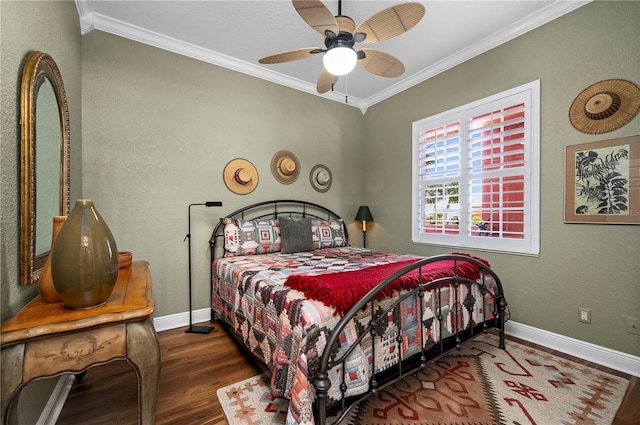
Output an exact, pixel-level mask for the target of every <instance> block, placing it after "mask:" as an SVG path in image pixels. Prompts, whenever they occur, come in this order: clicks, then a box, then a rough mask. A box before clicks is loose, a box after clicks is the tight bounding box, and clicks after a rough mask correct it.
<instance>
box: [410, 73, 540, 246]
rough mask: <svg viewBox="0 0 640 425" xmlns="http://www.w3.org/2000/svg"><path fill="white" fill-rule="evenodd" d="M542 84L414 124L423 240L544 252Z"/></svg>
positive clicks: (417, 230)
mask: <svg viewBox="0 0 640 425" xmlns="http://www.w3.org/2000/svg"><path fill="white" fill-rule="evenodd" d="M539 129H540V82H539V81H534V82H532V83H529V84H525V85H522V86H520V87H517V88H514V89H512V90H508V91H506V92H503V93H499V94H497V95H494V96H491V97H489V98H486V99H482V100H479V101H476V102H473V103H470V104H468V105H464V106H462V107H459V108H456V109H454V110H451V111H447V112H443V113H441V114H438V115H435V116H432V117H428V118H425V119H422V120H420V121H416V122H414V123H413V190H412V196H413V198H412V204H413V213H412V238H413V242H415V243H424V244H432V245H446V246H455V247H463V248H477V249H486V250H494V251H502V252H509V253H521V254H532V255H538V254H539V251H540V241H539V239H540V238H539V233H540V224H539V221H540V218H539V217H540V193H539V192H540V184H539V181H540V131H539Z"/></svg>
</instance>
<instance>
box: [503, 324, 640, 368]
mask: <svg viewBox="0 0 640 425" xmlns="http://www.w3.org/2000/svg"><path fill="white" fill-rule="evenodd" d="M505 332H506V333H507V335H511V336H514V337H516V338H520V339H524V340H525V341H529V342H533V343H536V344H539V345H542V346H544V347H547V348H551V349H553V350H557V351H560V352H563V353H565V354H569V355H572V356H575V357H579V358H581V359H585V360H588V361H590V362H592V363H596V364H599V365H602V366H606V367H609V368H611V369H615V370H619V371H620V372H624V373H627V374H629V375H633V376H638V377H640V357H637V356H632V355H631V354H627V353H622V352H620V351H615V350H611V349H609V348H605V347H601V346H599V345H595V344H591V343H590V342H585V341H580V340H579V339H573V338H569V337H567V336H564V335H559V334H555V333H553V332H548V331H545V330H543V329H538V328H534V327H532V326H529V325H524V324H522V323H518V322H513V321H511V320H509V321H508V322H507V324H506V326H505Z"/></svg>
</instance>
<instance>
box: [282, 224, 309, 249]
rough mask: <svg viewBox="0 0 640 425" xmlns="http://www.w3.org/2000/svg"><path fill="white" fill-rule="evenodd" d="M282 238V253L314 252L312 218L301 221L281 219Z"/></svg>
mask: <svg viewBox="0 0 640 425" xmlns="http://www.w3.org/2000/svg"><path fill="white" fill-rule="evenodd" d="M279 220H280V237H281V239H282V253H283V254H292V253H294V252H304V251H313V250H314V249H315V248H314V246H313V235H312V234H311V217H307V218H303V219H301V220H294V219H292V218H280V219H279Z"/></svg>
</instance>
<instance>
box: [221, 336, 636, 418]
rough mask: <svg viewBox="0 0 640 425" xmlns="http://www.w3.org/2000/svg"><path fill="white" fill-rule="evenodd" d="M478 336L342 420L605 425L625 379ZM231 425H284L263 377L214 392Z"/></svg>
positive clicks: (279, 404) (282, 403)
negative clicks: (502, 345)
mask: <svg viewBox="0 0 640 425" xmlns="http://www.w3.org/2000/svg"><path fill="white" fill-rule="evenodd" d="M497 345H498V344H497V337H495V336H493V335H480V336H478V337H476V338H475V339H474V340H473V341H470V342H467V343H465V344H464V345H463V347H462V349H461V350H459V351H456V350H454V351H453V352H451V353H448V354H447V355H445V356H443V357H440V358H439V359H437V360H435V361H433V362H431V363H430V364H429V365H428V367H427V368H426V370H423V371H419V372H418V374H417V376H415V377H414V376H409V377H406V378H404V379H403V380H401V381H398V382H397V383H395V384H393V385H391V386H388V387H386V388H384V389H383V390H380V391H379V393H378V395H377V396H375V397H369V398H367V399H366V400H364V401H363V402H361V403H360V404H359V405H358V406H356V407H355V408H354V409H353V410H352V411H351V412H350V413H349V415H348V416H347V418H346V419H345V420H343V421H342V424H347V425H398V424H402V425H467V424H469V425H471V424H473V425H494V424H495V425H507V424H509V425H525V424H527V425H528V424H531V425H533V424H537V425H548V424H559V425H572V424H585V425H586V424H592V425H606V424H611V422H612V421H613V418H614V417H615V414H616V412H617V410H618V408H619V407H620V403H621V402H622V399H623V397H624V394H625V392H626V389H627V386H628V385H629V381H628V380H626V379H624V378H621V377H617V376H614V375H611V374H608V373H605V372H601V371H599V370H596V369H593V368H591V367H588V366H584V365H580V364H578V363H575V362H573V361H570V360H566V359H564V358H562V357H558V356H554V355H551V354H548V353H545V352H542V351H539V350H536V349H533V348H530V347H527V346H524V345H521V344H518V343H516V342H513V341H509V340H507V344H506V345H507V348H506V350H501V349H499V348H498V346H497ZM218 398H219V400H220V404H221V405H222V408H223V410H224V413H225V415H226V417H227V420H228V422H229V424H231V425H266V424H284V423H285V419H286V412H287V406H288V404H287V401H286V400H283V399H274V398H273V397H272V396H271V393H270V392H269V384H268V378H266V377H265V376H264V375H259V376H255V377H253V378H249V379H247V380H244V381H242V382H239V383H237V384H233V385H230V386H227V387H224V388H221V389H219V390H218Z"/></svg>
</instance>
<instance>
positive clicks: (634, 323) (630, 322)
mask: <svg viewBox="0 0 640 425" xmlns="http://www.w3.org/2000/svg"><path fill="white" fill-rule="evenodd" d="M627 332H629V333H630V334H636V335H640V319H634V318H633V317H627Z"/></svg>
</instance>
